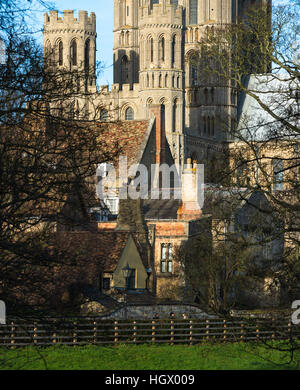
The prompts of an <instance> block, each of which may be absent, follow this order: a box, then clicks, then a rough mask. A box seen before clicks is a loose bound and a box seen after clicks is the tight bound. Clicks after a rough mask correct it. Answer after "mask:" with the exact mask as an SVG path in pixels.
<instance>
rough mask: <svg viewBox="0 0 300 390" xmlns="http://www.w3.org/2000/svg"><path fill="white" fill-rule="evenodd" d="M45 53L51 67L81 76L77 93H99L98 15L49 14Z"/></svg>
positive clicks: (64, 12)
mask: <svg viewBox="0 0 300 390" xmlns="http://www.w3.org/2000/svg"><path fill="white" fill-rule="evenodd" d="M43 33H44V53H45V57H46V61H47V63H48V64H50V65H51V66H52V67H55V68H64V69H67V70H70V71H74V72H77V73H78V75H79V74H80V79H81V80H80V83H77V85H76V88H77V89H79V91H78V92H87V91H89V92H94V91H96V73H95V72H96V70H95V62H96V36H97V34H96V15H95V14H94V13H93V12H92V13H91V15H90V16H88V13H87V12H86V11H79V12H78V18H75V17H74V12H73V11H68V10H67V11H63V17H59V16H58V11H50V14H47V13H46V14H45V15H44V32H43Z"/></svg>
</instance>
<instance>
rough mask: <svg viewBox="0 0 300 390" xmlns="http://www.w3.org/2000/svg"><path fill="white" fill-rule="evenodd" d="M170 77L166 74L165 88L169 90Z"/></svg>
mask: <svg viewBox="0 0 300 390" xmlns="http://www.w3.org/2000/svg"><path fill="white" fill-rule="evenodd" d="M168 79H169V78H168V75H167V74H166V75H165V88H168V84H169V82H168Z"/></svg>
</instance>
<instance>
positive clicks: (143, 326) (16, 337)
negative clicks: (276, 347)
mask: <svg viewBox="0 0 300 390" xmlns="http://www.w3.org/2000/svg"><path fill="white" fill-rule="evenodd" d="M283 339H300V326H295V325H293V324H292V323H291V322H289V321H287V320H286V319H276V320H263V319H251V320H241V319H234V320H223V319H206V320H205V319H204V320H196V319H193V320H192V319H191V320H177V319H174V320H171V319H170V320H152V321H151V320H144V321H143V320H137V321H129V320H127V321H126V320H122V321H112V320H109V321H108V320H106V321H104V320H102V319H100V318H99V317H98V318H97V317H94V318H92V317H89V318H77V319H67V318H51V319H50V318H49V319H47V320H43V321H34V320H32V321H28V320H27V321H26V320H20V319H10V320H9V321H8V322H7V324H6V325H0V347H1V346H5V347H21V346H25V345H37V346H49V345H54V344H64V345H86V344H95V345H113V344H146V343H168V344H171V345H174V344H190V345H193V344H198V343H201V342H203V341H216V342H220V341H222V342H237V341H262V340H283Z"/></svg>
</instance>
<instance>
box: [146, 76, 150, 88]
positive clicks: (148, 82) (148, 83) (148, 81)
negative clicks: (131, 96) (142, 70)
mask: <svg viewBox="0 0 300 390" xmlns="http://www.w3.org/2000/svg"><path fill="white" fill-rule="evenodd" d="M149 87H150V80H149V75H148V73H147V88H149Z"/></svg>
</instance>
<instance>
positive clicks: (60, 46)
mask: <svg viewBox="0 0 300 390" xmlns="http://www.w3.org/2000/svg"><path fill="white" fill-rule="evenodd" d="M63 64H64V45H63V43H62V41H59V42H58V65H59V66H62V65H63Z"/></svg>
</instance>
